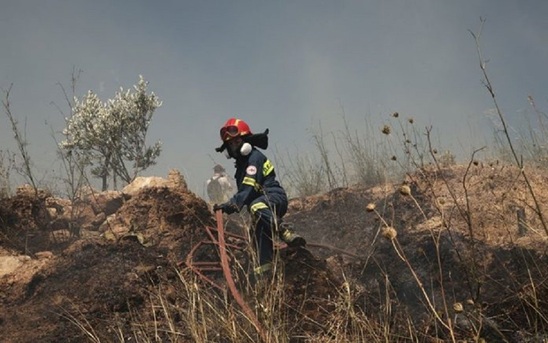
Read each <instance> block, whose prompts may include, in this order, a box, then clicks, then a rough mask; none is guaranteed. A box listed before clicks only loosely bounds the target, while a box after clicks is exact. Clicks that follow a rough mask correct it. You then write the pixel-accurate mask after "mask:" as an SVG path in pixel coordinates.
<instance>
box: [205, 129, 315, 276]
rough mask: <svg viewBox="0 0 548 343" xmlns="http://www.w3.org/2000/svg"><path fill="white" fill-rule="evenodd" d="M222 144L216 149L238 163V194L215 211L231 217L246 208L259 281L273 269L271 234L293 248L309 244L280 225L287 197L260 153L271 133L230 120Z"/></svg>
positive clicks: (266, 159) (270, 164) (272, 167)
mask: <svg viewBox="0 0 548 343" xmlns="http://www.w3.org/2000/svg"><path fill="white" fill-rule="evenodd" d="M220 135H221V140H222V142H223V144H222V145H221V146H220V147H219V148H217V149H216V150H217V151H218V152H224V153H225V155H226V157H227V158H233V159H234V160H235V167H236V173H235V175H234V178H235V179H236V184H237V188H238V190H237V193H236V194H234V196H232V198H231V199H230V200H229V201H227V202H225V203H222V204H215V205H214V206H213V210H215V211H217V210H221V211H223V212H224V213H227V214H231V213H234V212H239V211H240V210H241V209H242V208H243V207H244V206H247V207H248V209H249V212H250V213H251V215H252V218H253V220H254V229H255V232H254V235H253V236H254V240H255V248H256V252H257V257H258V263H259V265H258V267H256V268H255V269H254V274H255V277H256V279H257V278H258V277H260V276H262V275H264V274H265V273H267V272H269V271H270V270H271V269H272V256H273V252H274V247H273V241H272V233H273V231H276V232H278V234H279V236H280V238H281V239H282V240H283V241H284V242H286V243H287V245H288V246H290V247H299V246H304V245H306V240H305V239H304V238H303V237H301V236H300V235H298V234H296V233H295V232H293V231H292V230H291V229H289V228H288V227H287V226H286V225H281V224H282V223H281V221H282V218H283V216H284V215H285V213H286V211H287V205H288V201H287V195H286V192H285V190H284V189H283V187H282V186H281V185H280V183H279V182H278V181H277V180H276V173H275V171H274V166H273V165H272V162H270V160H269V159H268V158H267V157H266V156H265V155H264V154H263V153H262V152H261V151H259V150H258V149H257V147H258V148H260V149H266V148H267V147H268V129H267V130H266V131H265V132H264V133H261V134H252V132H251V130H250V128H249V125H248V124H247V123H246V122H245V121H243V120H241V119H237V118H230V119H228V121H227V122H226V123H225V124H224V125H223V126H222V128H221V130H220Z"/></svg>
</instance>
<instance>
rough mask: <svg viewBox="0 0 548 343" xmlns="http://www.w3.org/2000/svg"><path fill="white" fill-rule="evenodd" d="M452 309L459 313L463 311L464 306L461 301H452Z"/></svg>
mask: <svg viewBox="0 0 548 343" xmlns="http://www.w3.org/2000/svg"><path fill="white" fill-rule="evenodd" d="M453 310H455V312H456V313H461V312H462V311H464V306H462V303H454V304H453Z"/></svg>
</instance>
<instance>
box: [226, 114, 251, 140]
mask: <svg viewBox="0 0 548 343" xmlns="http://www.w3.org/2000/svg"><path fill="white" fill-rule="evenodd" d="M220 133H221V140H222V141H223V142H227V141H229V140H231V139H232V138H235V137H241V136H247V135H251V129H250V128H249V125H247V123H246V122H245V121H243V120H241V119H236V118H230V119H229V120H227V121H226V123H225V124H224V125H223V127H222V128H221V132H220Z"/></svg>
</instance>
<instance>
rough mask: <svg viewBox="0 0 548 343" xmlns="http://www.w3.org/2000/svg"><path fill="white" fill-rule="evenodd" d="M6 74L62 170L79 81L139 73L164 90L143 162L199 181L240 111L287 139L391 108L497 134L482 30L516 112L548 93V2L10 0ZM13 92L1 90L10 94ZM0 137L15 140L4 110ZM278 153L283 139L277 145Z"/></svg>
mask: <svg viewBox="0 0 548 343" xmlns="http://www.w3.org/2000/svg"><path fill="white" fill-rule="evenodd" d="M0 8H1V10H0V32H1V33H0V87H1V88H2V89H3V90H4V91H6V90H7V89H9V88H10V86H11V93H10V109H11V111H12V113H13V115H14V116H15V117H16V118H17V120H18V123H19V127H20V128H21V130H22V131H23V132H24V133H25V138H26V141H27V143H28V149H29V152H30V154H31V158H32V160H33V162H34V164H35V167H36V168H37V169H38V170H40V173H41V174H42V175H43V176H42V177H43V178H44V179H49V178H53V177H55V176H59V172H58V170H57V168H58V164H59V163H58V158H57V155H56V148H55V140H54V137H56V139H58V140H60V139H62V137H61V136H60V135H59V132H60V131H61V130H62V129H63V127H64V120H63V117H64V115H65V114H66V113H68V110H69V109H68V107H67V106H68V105H67V103H66V100H65V98H64V94H63V91H62V88H61V86H63V87H64V90H65V91H66V92H67V93H68V94H69V95H70V96H72V93H71V87H70V86H71V73H72V71H73V70H81V71H82V72H81V74H80V77H79V79H78V80H77V82H76V89H75V94H76V95H77V96H83V95H84V94H85V93H86V92H87V91H88V90H92V91H94V92H96V93H97V94H98V95H99V96H100V97H101V99H103V100H107V99H109V98H112V97H113V96H114V92H115V91H116V90H118V89H119V88H120V87H123V88H124V89H127V88H130V87H132V85H134V84H135V83H137V81H138V80H139V75H143V77H144V78H145V79H146V80H147V81H149V82H150V83H149V90H150V91H153V92H154V93H155V94H156V95H158V97H159V98H160V99H161V100H162V101H163V106H162V107H160V108H159V109H158V110H157V111H156V113H155V116H154V119H153V123H152V125H151V128H150V132H149V136H148V142H149V143H152V142H155V141H157V140H161V141H162V143H163V152H162V155H161V156H160V159H159V160H158V164H157V165H156V166H154V167H153V168H151V169H150V170H148V171H147V172H146V174H147V175H157V176H163V177H165V176H166V175H167V173H168V171H169V170H170V169H179V170H180V171H181V172H182V173H183V174H184V175H185V177H186V179H187V182H188V183H189V185H190V187H191V189H192V190H193V191H195V192H197V193H198V194H200V195H202V193H203V183H204V180H205V179H207V177H208V176H209V174H211V172H212V170H211V169H212V166H213V164H214V162H221V163H223V164H224V165H225V166H226V167H227V169H228V171H229V172H231V171H232V169H231V168H232V167H231V162H229V161H227V160H226V159H225V158H224V157H223V156H221V155H219V154H217V153H216V152H215V151H214V148H215V147H216V146H218V145H219V138H218V130H219V128H220V126H221V125H222V124H223V123H224V121H225V120H226V119H228V118H229V117H231V116H238V117H240V118H242V119H244V120H246V121H248V123H249V124H250V126H251V128H252V130H254V131H257V132H258V131H262V130H264V129H265V128H269V129H270V131H271V134H270V140H271V146H272V147H273V148H274V147H275V148H276V149H277V150H278V151H283V152H287V153H288V154H291V153H306V152H307V151H312V150H313V149H314V146H313V140H312V138H311V132H313V131H314V129H315V128H316V129H317V128H318V127H321V130H322V131H323V132H330V131H335V130H340V129H341V125H342V119H341V118H342V116H343V115H344V118H345V119H346V120H347V121H348V123H350V125H351V127H352V129H355V130H360V127H361V125H363V124H364V123H366V122H369V123H373V125H374V126H375V125H377V126H379V127H380V126H382V124H383V122H385V121H386V120H387V118H389V117H390V115H391V114H392V113H393V112H399V113H400V114H401V115H402V116H409V117H413V118H415V121H416V122H417V123H418V124H417V125H421V126H422V127H426V126H430V125H431V126H432V127H433V128H434V130H436V132H437V135H438V136H439V140H440V141H441V142H442V143H443V144H446V148H447V149H452V150H455V151H456V150H460V151H464V152H465V154H466V153H467V152H469V151H471V150H473V149H474V148H477V147H479V146H481V145H483V144H486V142H487V141H488V140H489V139H490V138H489V132H490V130H491V129H490V128H489V125H491V124H490V118H489V115H487V113H489V112H490V111H491V109H492V108H493V107H494V105H493V101H492V99H491V98H490V96H489V94H488V92H487V90H486V88H485V87H484V85H483V83H482V80H483V79H484V78H483V75H482V74H481V70H480V68H479V59H478V54H477V49H476V42H475V40H474V38H473V37H472V34H471V32H474V33H477V32H478V30H479V28H480V18H484V19H485V23H484V26H483V31H482V35H481V39H480V43H481V51H482V53H483V57H484V59H485V60H486V61H488V62H487V64H486V66H487V68H488V72H489V75H490V76H491V81H492V83H493V85H494V87H495V90H496V96H497V99H498V100H499V102H500V106H501V109H502V110H503V112H504V114H505V115H506V116H507V117H508V119H509V121H510V122H511V123H513V124H515V125H519V122H520V119H521V116H522V115H523V111H524V110H526V109H527V108H528V106H529V104H528V102H527V97H528V96H532V97H533V98H534V99H535V101H536V104H537V106H538V107H539V108H541V109H546V108H548V104H547V94H546V89H548V81H547V80H548V68H546V63H547V61H548V19H547V18H548V17H547V14H548V2H546V1H540V0H539V1H510V0H462V1H438V0H429V1H427V0H417V1H407V0H395V1H381V0H373V1H345V0H337V1H322V0H304V1H268V2H267V1H251V0H250V1H156V2H152V1H116V2H111V1H104V0H96V1H79V0H74V1H60V0H59V1H55V0H50V1H38V0H28V1H26V0H17V1H6V0H2V1H0ZM3 96H5V94H3ZM0 150H4V151H5V150H11V151H15V150H16V146H15V142H14V140H13V134H12V132H11V126H10V124H9V122H8V121H7V118H6V116H5V115H4V114H2V116H0ZM270 153H272V152H270Z"/></svg>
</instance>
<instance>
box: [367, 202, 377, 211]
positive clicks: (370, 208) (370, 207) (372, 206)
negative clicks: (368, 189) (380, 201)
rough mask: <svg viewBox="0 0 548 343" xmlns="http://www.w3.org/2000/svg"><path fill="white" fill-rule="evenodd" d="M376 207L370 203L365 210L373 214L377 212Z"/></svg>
mask: <svg viewBox="0 0 548 343" xmlns="http://www.w3.org/2000/svg"><path fill="white" fill-rule="evenodd" d="M375 207H376V205H375V204H374V203H372V202H370V203H369V204H367V206H366V207H365V210H366V211H367V212H373V211H375Z"/></svg>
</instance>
